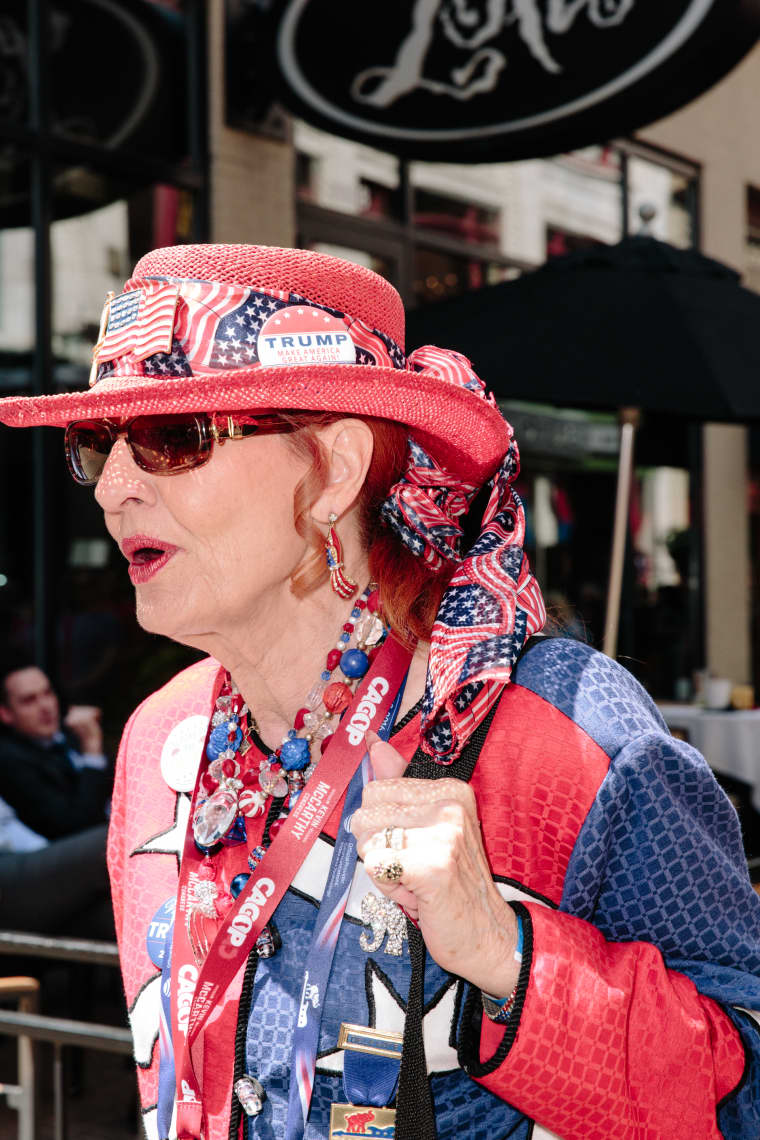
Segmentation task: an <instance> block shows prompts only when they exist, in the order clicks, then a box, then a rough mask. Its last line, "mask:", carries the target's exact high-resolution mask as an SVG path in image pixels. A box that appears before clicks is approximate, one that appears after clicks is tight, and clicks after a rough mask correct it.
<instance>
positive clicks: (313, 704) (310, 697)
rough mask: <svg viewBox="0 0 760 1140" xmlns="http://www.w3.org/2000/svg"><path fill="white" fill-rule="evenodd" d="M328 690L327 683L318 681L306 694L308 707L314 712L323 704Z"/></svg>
mask: <svg viewBox="0 0 760 1140" xmlns="http://www.w3.org/2000/svg"><path fill="white" fill-rule="evenodd" d="M326 688H327V681H316V682H315V683H314V684H313V685H312V687H311V688H310V689H309V691H308V693H307V694H306V707H307V708H309V709H311V710H312V712H313V711H314V710H315V709H318V708H319V706H320V705H321V704H322V697H323V696H324V693H325V689H326Z"/></svg>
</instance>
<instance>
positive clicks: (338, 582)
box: [325, 512, 358, 598]
mask: <svg viewBox="0 0 760 1140" xmlns="http://www.w3.org/2000/svg"><path fill="white" fill-rule="evenodd" d="M327 521H328V523H329V526H330V529H329V530H328V532H327V538H326V539H325V557H326V559H327V569H328V570H329V571H330V585H331V586H332V588H333V590H334V591H335V593H336V594H337V595H338V596H339V597H341V598H350V597H351V595H352V594H355V593H356V590H357V586H358V583H357V582H354V580H353V578H349V577H348V575H347V574H344V572H343V549H342V547H341V545H340V539H339V538H338V532H337V531H336V529H335V524H336V522H337V521H338V516H337V515H336V514H333V513H332V512H330V514H329V516H328V519H327Z"/></svg>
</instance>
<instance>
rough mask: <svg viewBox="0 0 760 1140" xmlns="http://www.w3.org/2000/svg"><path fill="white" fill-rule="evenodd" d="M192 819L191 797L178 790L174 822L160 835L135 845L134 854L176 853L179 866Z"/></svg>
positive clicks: (160, 832)
mask: <svg viewBox="0 0 760 1140" xmlns="http://www.w3.org/2000/svg"><path fill="white" fill-rule="evenodd" d="M189 819H190V798H189V796H187V795H185V793H184V792H178V793H177V798H176V802H175V805H174V823H173V824H172V825H171V827H168V828H167V829H166V831H159V833H158V835H154V836H152V837H151V838H150V839H146V840H145V842H144V843H141V844H140V846H139V847H135V849H134V851H132V852H131V854H132V855H176V857H177V866H179V864H180V862H181V860H182V851H183V849H184V846H185V833H186V831H187V823H188V820H189Z"/></svg>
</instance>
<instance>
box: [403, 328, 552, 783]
mask: <svg viewBox="0 0 760 1140" xmlns="http://www.w3.org/2000/svg"><path fill="white" fill-rule="evenodd" d="M409 362H410V364H411V365H412V366H413V367H416V368H417V369H418V370H420V371H421V370H424V369H426V368H431V369H433V370H436V371H438V373H439V374H440V373H441V370H442V369H444V370H445V372H446V375H447V378H449V379H452V380H455V381H456V382H458V383H460V384H462V385H463V386H465V387H467V388H469V389H471V390H473V391H480V392H482V394H483V398H484V399H487V398H488V397H487V396H486V393H485V388H484V385H483V383H482V381H480V380H479V379H478V377H477V376H476V375H475V373H474V372H473V371H472V368H471V366H470V363H469V361H468V360H467V359H466V358H465V357H463V356H461V355H460V354H459V353H454V352H447V351H446V350H443V349H433V348H423V349H418V350H417V352H415V353H412V355H411V356H410V357H409ZM510 440H511V442H510V445H509V448H508V450H507V453H506V455H505V456H504V459H503V460H502V463H501V466H500V467H499V469H498V471H497V472H496V474H495V475H494V477H493V479H492V480H491V495H490V498H489V501H488V505H487V506H486V509H485V512H484V514H483V521H482V526H481V530H480V534H479V535H478V538H477V539H476V541H475V543H474V544H473V546H472V548H471V549H470V550H469V552H468V553H467V554H466V555H465V556H464V557H463V556H462V554H461V539H462V530H461V527H460V525H459V521H458V520H459V519H460V518H461V517H462V516H463V515H464V514H465V513H466V511H467V510H468V508H469V506H470V503H471V502H472V499H473V497H474V495H475V494H476V492H477V491H478V490H479V488H478V487H477V486H474V485H473V484H468V483H463V482H461V481H460V480H459V479H457V478H456V477H454V476H452V475H451V474H450V473H449V472H447V471H446V470H444V469H443V468H442V467H440V466H439V464H437V463H436V462H435V460H434V459H432V458H431V456H429V455H428V454H427V453H426V452H425V451H424V450H423V449H422V448H421V447H420V446H419V444H417V443H416V442H414V441H413V440H410V441H409V450H408V457H407V466H406V469H405V471H404V474H403V476H402V478H401V479H400V480H399V482H398V483H396V484H395V486H394V487H392V488H391V490H390V492H389V494H388V497H387V499H386V501H385V503H384V504H383V506H382V508H381V517H382V518H383V519H384V520H385V521H386V522H387V523H388V525H389V526H391V527H392V528H393V530H394V531H395V532H396V533H397V534H398V535H399V537H400V538H401V540H402V542H404V544H405V545H406V546H407V547H408V548H409V549H410V550H411V551H412V552H413V553H414V554H416V555H418V556H419V557H421V558H424V559H425V561H426V562H428V564H429V565H430V567H431V569H433V570H435V569H439V568H440V567H441V566H443V565H444V563H446V562H448V563H449V564H453V565H455V566H456V571H455V573H454V576H453V578H452V579H451V582H450V583H449V587H448V589H447V591H446V593H445V594H444V596H443V601H442V603H441V606H440V609H439V611H438V616H437V617H436V621H435V625H434V626H433V632H432V635H431V639H430V658H429V662H428V673H427V682H426V686H425V696H424V699H423V706H422V747H423V750H424V751H425V752H426V753H427V754H428V755H429V756H430V757H432V759H434V760H435V761H437V762H438V763H439V764H451V763H452V762H453V761H454V760H455V759H456V757H457V756H458V755H459V753H460V752H461V750H462V748H463V747H464V745H465V744H466V743H467V740H468V739H469V738H470V736H471V735H472V733H473V732H474V731H475V729H476V728H477V726H478V725H479V724H480V723H481V722H482V721H483V720H484V718H485V717H486V715H487V714H488V711H489V709H490V708H491V706H492V705H493V703H494V701H495V700H496V699H497V697H498V695H499V693H500V692H501V689H502V687H503V685H504V684H506V683H507V682H508V681H509V678H510V675H511V672H512V667H513V665H514V663H515V661H516V660H517V658H518V656H519V654H520V651H521V649H522V647H523V645H524V644H525V642H526V641H527V640H528V638H529V637H531V636H532V635H533V634H535V633H537V632H538V631H539V630H540V629H541V628H542V626H543V624H544V622H545V620H546V611H545V609H544V602H543V598H542V596H541V590H540V588H539V585H538V582H537V581H536V579H535V577H534V576H533V574H532V573H531V570H530V566H529V564H528V559H527V557H526V555H525V553H524V550H523V545H524V542H525V509H524V507H523V504H522V502H521V500H520V498H519V496H518V495H517V494H516V493H515V490H514V487H513V484H514V481H515V479H516V478H517V475H518V473H519V470H520V457H519V452H518V449H517V443H516V441H515V439H514V435H513V433H512V430H511V428H510Z"/></svg>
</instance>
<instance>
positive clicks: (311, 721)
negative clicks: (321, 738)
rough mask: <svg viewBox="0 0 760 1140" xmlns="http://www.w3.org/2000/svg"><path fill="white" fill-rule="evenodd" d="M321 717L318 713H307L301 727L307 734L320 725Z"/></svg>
mask: <svg viewBox="0 0 760 1140" xmlns="http://www.w3.org/2000/svg"><path fill="white" fill-rule="evenodd" d="M321 720H322V717H321V716H320V715H319V713H318V712H307V713H306V715H305V716H304V718H303V726H304V728H305V729H306V731H307V732H313V731H314V729H315V728H317V727H318V726H319V724H320V723H321Z"/></svg>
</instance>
